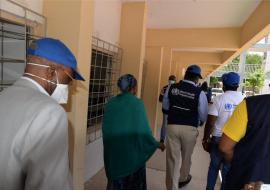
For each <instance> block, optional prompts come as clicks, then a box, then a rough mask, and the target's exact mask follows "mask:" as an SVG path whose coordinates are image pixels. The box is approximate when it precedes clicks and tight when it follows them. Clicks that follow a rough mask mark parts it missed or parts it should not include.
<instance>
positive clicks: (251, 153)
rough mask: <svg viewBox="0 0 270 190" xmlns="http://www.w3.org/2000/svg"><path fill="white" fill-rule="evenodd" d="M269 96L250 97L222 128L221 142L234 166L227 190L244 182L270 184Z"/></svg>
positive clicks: (235, 187) (242, 185)
mask: <svg viewBox="0 0 270 190" xmlns="http://www.w3.org/2000/svg"><path fill="white" fill-rule="evenodd" d="M269 118H270V95H269V94H268V95H261V96H253V97H248V98H247V99H246V100H244V101H243V102H242V103H241V104H239V106H238V107H237V108H236V109H235V111H234V113H233V115H232V117H231V118H230V119H229V120H228V121H227V123H226V124H225V126H224V128H223V135H222V138H221V141H220V144H219V148H220V150H221V152H223V154H224V157H225V159H226V160H227V161H231V169H230V171H229V173H228V175H227V180H226V185H225V190H239V189H242V188H244V186H245V184H248V183H251V182H256V181H262V182H263V183H266V184H269V183H270V172H269V171H270V161H269V159H270V122H269Z"/></svg>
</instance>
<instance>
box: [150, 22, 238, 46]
mask: <svg viewBox="0 0 270 190" xmlns="http://www.w3.org/2000/svg"><path fill="white" fill-rule="evenodd" d="M240 34H241V28H238V27H235V28H182V29H148V30H147V33H146V45H147V46H165V47H171V48H180V49H181V48H184V49H185V48H191V49H192V48H195V49H196V48H197V49H198V48H200V49H205V48H207V49H212V50H222V51H223V50H227V51H235V50H237V49H238V48H239V46H240V40H241V39H240Z"/></svg>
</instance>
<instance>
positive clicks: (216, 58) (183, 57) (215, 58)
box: [172, 51, 223, 65]
mask: <svg viewBox="0 0 270 190" xmlns="http://www.w3.org/2000/svg"><path fill="white" fill-rule="evenodd" d="M222 56H223V53H222V52H221V53H211V52H188V51H174V52H173V54H172V60H173V61H175V62H177V63H181V64H185V65H187V64H188V65H189V64H203V65H220V64H221V62H222Z"/></svg>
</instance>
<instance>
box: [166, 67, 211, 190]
mask: <svg viewBox="0 0 270 190" xmlns="http://www.w3.org/2000/svg"><path fill="white" fill-rule="evenodd" d="M201 78H202V76H201V68H200V67H198V66H197V65H191V66H189V67H188V68H187V70H186V73H185V76H184V80H182V81H180V82H179V83H176V84H173V85H171V87H170V89H169V92H168V94H167V95H166V94H165V96H164V100H166V99H167V100H168V104H169V113H168V127H167V151H166V157H167V170H166V186H167V190H178V188H181V187H183V186H185V185H186V184H188V183H189V182H190V181H191V175H190V174H189V172H190V167H191V155H192V153H193V149H194V146H195V144H196V139H197V136H198V134H199V132H198V129H197V127H198V126H199V123H200V121H201V122H205V121H206V118H207V111H208V102H207V97H206V95H205V93H204V92H202V91H201V88H199V87H198V86H197V83H198V81H199V79H201ZM164 100H163V101H164ZM180 155H181V157H182V164H181V169H180V168H179V165H180V164H179V162H180ZM179 169H180V179H179V178H178V176H179Z"/></svg>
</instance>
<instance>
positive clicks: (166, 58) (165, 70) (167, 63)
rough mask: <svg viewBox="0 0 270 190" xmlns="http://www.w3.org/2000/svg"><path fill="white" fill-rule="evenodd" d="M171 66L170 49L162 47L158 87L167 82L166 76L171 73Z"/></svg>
mask: <svg viewBox="0 0 270 190" xmlns="http://www.w3.org/2000/svg"><path fill="white" fill-rule="evenodd" d="M171 67H172V49H171V48H168V47H164V48H163V59H162V70H161V81H160V88H162V87H163V86H165V85H167V84H168V78H169V76H170V75H171Z"/></svg>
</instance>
